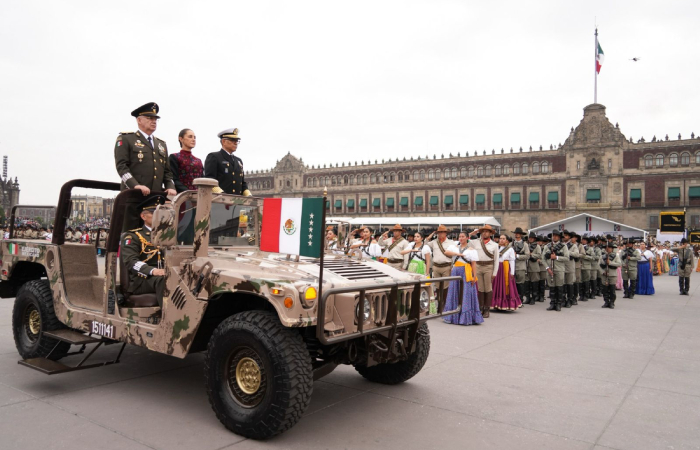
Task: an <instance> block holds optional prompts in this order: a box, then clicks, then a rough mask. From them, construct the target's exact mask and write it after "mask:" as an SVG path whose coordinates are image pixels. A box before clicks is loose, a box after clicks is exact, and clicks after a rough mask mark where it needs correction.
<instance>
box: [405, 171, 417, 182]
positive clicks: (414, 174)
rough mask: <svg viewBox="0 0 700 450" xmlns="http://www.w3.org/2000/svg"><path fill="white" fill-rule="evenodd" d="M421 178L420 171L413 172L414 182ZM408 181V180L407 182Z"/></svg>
mask: <svg viewBox="0 0 700 450" xmlns="http://www.w3.org/2000/svg"><path fill="white" fill-rule="evenodd" d="M419 176H420V175H419V174H418V171H417V170H414V171H413V181H418V180H419V179H420V178H419ZM406 181H408V180H406Z"/></svg>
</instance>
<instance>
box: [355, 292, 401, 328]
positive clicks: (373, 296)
mask: <svg viewBox="0 0 700 450" xmlns="http://www.w3.org/2000/svg"><path fill="white" fill-rule="evenodd" d="M412 292H413V290H411V289H401V290H399V300H398V304H397V305H396V315H397V317H398V320H399V321H401V320H405V319H408V314H409V313H410V312H411V294H412ZM390 295H391V293H390V292H389V291H385V292H368V293H366V294H365V301H366V302H369V304H370V307H371V308H372V315H371V318H370V320H371V321H373V322H374V323H375V324H376V325H384V324H386V318H387V311H388V310H389V296H390ZM359 300H360V296H359V295H356V296H355V305H356V306H357V304H358V302H359ZM360 309H362V307H360ZM355 311H356V310H355Z"/></svg>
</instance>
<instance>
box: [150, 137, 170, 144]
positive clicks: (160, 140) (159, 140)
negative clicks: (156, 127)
mask: <svg viewBox="0 0 700 450" xmlns="http://www.w3.org/2000/svg"><path fill="white" fill-rule="evenodd" d="M153 137H154V138H156V139H158V140H159V141H161V142H162V143H164V144H167V142H165V141H164V140H163V139H161V138H159V137H158V136H153Z"/></svg>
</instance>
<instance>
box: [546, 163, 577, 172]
mask: <svg viewBox="0 0 700 450" xmlns="http://www.w3.org/2000/svg"><path fill="white" fill-rule="evenodd" d="M580 162H581V161H579V163H580ZM542 173H549V163H548V162H547V161H545V162H543V163H542Z"/></svg>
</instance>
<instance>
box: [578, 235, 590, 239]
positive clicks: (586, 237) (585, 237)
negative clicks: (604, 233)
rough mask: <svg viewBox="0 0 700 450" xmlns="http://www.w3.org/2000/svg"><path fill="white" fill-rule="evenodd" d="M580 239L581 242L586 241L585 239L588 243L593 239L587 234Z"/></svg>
mask: <svg viewBox="0 0 700 450" xmlns="http://www.w3.org/2000/svg"><path fill="white" fill-rule="evenodd" d="M579 239H580V240H584V239H585V240H587V241H590V240H591V238H590V237H588V235H587V234H584V235H583V236H580V237H579Z"/></svg>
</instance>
